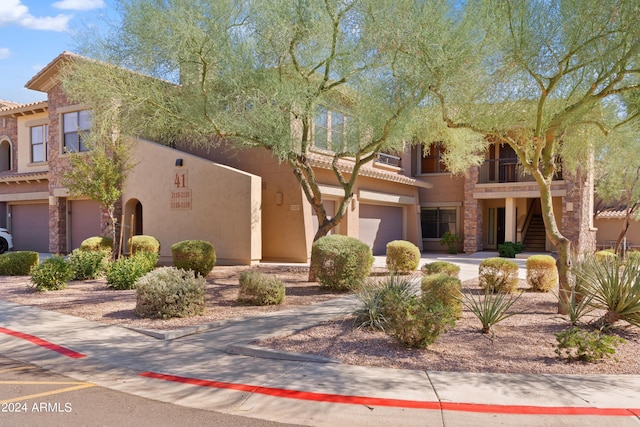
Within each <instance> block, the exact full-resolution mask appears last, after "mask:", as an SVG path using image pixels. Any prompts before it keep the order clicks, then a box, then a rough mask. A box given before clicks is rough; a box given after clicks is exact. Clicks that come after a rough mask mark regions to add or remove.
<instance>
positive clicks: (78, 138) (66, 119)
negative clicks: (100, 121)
mask: <svg viewBox="0 0 640 427" xmlns="http://www.w3.org/2000/svg"><path fill="white" fill-rule="evenodd" d="M62 129H63V130H62V131H63V133H64V137H63V139H64V150H65V151H66V152H74V151H87V150H89V147H87V146H86V145H85V144H84V140H86V134H87V133H88V132H89V130H90V129H91V111H86V110H83V111H74V112H73V113H65V114H63V115H62Z"/></svg>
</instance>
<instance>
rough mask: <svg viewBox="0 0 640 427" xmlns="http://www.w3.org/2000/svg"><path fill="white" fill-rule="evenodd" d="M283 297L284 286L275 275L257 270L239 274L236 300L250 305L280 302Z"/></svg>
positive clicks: (282, 300)
mask: <svg viewBox="0 0 640 427" xmlns="http://www.w3.org/2000/svg"><path fill="white" fill-rule="evenodd" d="M284 299H285V287H284V283H282V280H280V279H278V278H277V277H276V276H273V275H269V274H263V273H260V272H259V271H243V272H242V273H241V274H240V290H239V291H238V302H240V303H242V304H250V305H276V304H282V303H283V302H284Z"/></svg>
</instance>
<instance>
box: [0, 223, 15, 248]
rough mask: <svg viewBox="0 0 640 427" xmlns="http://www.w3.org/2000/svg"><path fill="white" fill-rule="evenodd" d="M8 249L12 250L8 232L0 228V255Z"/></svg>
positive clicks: (11, 241)
mask: <svg viewBox="0 0 640 427" xmlns="http://www.w3.org/2000/svg"><path fill="white" fill-rule="evenodd" d="M9 249H13V239H12V238H11V234H9V230H7V229H6V228H0V254H3V253H5V252H6V251H8V250H9Z"/></svg>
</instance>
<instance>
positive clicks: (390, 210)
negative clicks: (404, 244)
mask: <svg viewBox="0 0 640 427" xmlns="http://www.w3.org/2000/svg"><path fill="white" fill-rule="evenodd" d="M402 218H403V211H402V207H396V206H382V205H367V204H360V240H362V241H363V242H364V243H366V244H367V245H369V246H370V247H371V249H372V251H373V254H374V255H384V254H385V253H386V251H387V243H389V242H390V241H392V240H401V239H402V237H403V234H402V228H403V227H402V225H403V224H402Z"/></svg>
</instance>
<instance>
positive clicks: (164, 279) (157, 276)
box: [135, 267, 206, 319]
mask: <svg viewBox="0 0 640 427" xmlns="http://www.w3.org/2000/svg"><path fill="white" fill-rule="evenodd" d="M205 284H206V281H205V279H204V277H199V276H196V273H195V272H194V271H193V270H182V269H178V268H175V267H163V268H158V269H156V270H154V271H152V272H150V273H147V274H145V275H144V276H143V277H141V278H139V279H138V280H137V282H136V283H135V288H136V313H137V314H138V315H139V316H142V317H150V318H160V319H169V318H171V317H188V316H196V315H201V314H203V313H204V310H205V302H204V293H205Z"/></svg>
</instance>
